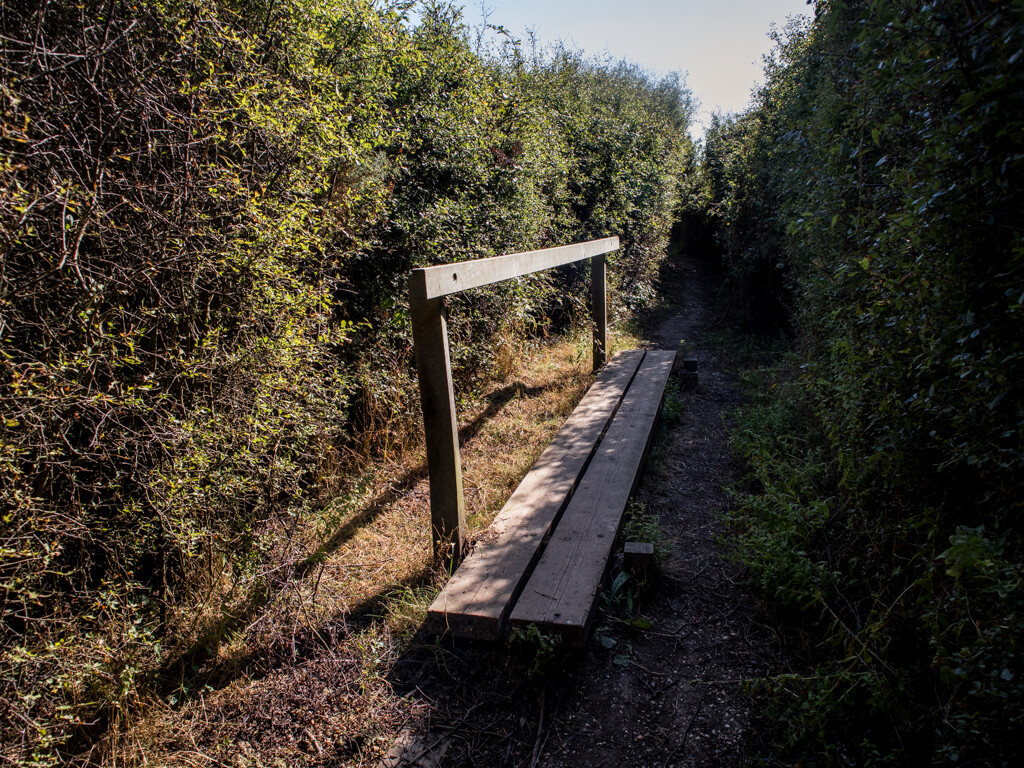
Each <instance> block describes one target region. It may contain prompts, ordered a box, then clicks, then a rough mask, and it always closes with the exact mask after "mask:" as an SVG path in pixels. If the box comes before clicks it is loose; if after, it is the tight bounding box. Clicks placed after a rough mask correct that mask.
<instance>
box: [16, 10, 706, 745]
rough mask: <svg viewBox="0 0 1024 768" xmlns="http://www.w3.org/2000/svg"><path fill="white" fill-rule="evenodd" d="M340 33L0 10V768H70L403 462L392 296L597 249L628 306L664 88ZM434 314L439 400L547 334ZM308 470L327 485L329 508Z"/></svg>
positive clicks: (371, 13) (445, 32)
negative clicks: (369, 478) (605, 245)
mask: <svg viewBox="0 0 1024 768" xmlns="http://www.w3.org/2000/svg"><path fill="white" fill-rule="evenodd" d="M408 11H409V4H407V3H395V4H393V5H390V4H386V3H385V4H379V3H372V2H369V0H339V1H338V2H326V1H325V0H287V1H285V2H281V1H280V0H251V1H250V0H199V2H178V0H169V1H168V2H162V3H146V4H134V5H128V4H123V3H118V2H100V1H99V0H86V1H85V2H83V3H80V4H71V3H53V2H50V3H46V2H26V3H5V4H3V6H2V8H0V34H2V35H3V42H2V68H3V83H2V85H0V120H2V123H0V124H2V135H0V183H2V190H3V191H2V194H0V221H2V230H0V403H2V404H0V409H2V412H0V505H2V515H3V518H2V519H3V523H2V528H0V588H2V590H3V595H2V602H0V612H2V626H0V722H2V723H3V724H2V725H0V742H2V744H3V747H2V755H3V758H4V759H5V760H6V761H9V762H12V763H15V764H20V763H26V762H28V763H33V764H56V763H58V762H62V761H66V760H68V759H69V755H71V754H73V753H74V752H75V750H77V749H79V748H85V747H86V746H87V745H88V744H89V743H90V742H92V741H94V740H95V738H96V737H97V736H98V735H99V734H101V733H102V732H103V731H104V729H105V728H106V727H107V726H108V725H109V724H110V723H112V722H113V721H114V720H115V719H118V718H120V719H123V718H126V717H130V715H131V712H132V711H133V708H134V707H135V705H136V703H137V702H138V700H139V697H140V696H142V695H144V694H145V693H146V692H147V691H150V692H152V691H154V690H157V688H158V679H159V676H160V674H161V673H162V672H167V671H170V670H172V669H176V668H177V666H176V665H178V664H179V662H180V661H181V660H182V659H190V660H192V661H197V660H198V659H201V658H203V657H208V656H210V655H212V654H214V653H215V652H216V648H217V645H218V643H219V642H220V640H221V639H222V638H223V637H224V634H225V633H226V632H228V631H229V630H230V628H231V626H232V625H233V623H236V622H237V621H238V618H237V617H238V616H243V615H246V611H250V610H251V609H252V608H253V607H254V606H255V607H258V605H259V603H260V601H261V600H262V599H264V598H265V596H266V595H268V594H270V593H271V592H272V591H273V590H274V589H276V588H277V587H278V586H279V585H280V584H281V583H282V581H283V580H286V579H289V578H292V577H293V574H295V573H296V566H297V564H298V563H299V562H301V560H302V558H304V557H306V556H307V555H308V554H309V552H310V551H312V549H313V548H315V547H316V546H317V545H318V544H319V542H317V541H311V540H310V539H311V536H310V534H309V530H310V529H311V528H312V527H313V526H310V525H309V523H310V520H311V519H313V518H315V515H316V513H317V511H318V510H319V509H320V508H321V507H322V506H323V504H324V503H325V501H326V500H327V497H328V495H329V494H330V493H331V492H334V491H336V490H337V489H338V487H339V486H342V485H344V483H345V477H344V468H345V466H346V457H350V456H353V455H355V454H359V455H361V456H363V457H365V456H366V455H367V453H368V452H372V451H374V450H377V449H379V448H387V447H389V445H390V444H391V443H392V442H394V441H396V440H399V441H400V440H403V439H404V438H403V435H408V434H415V427H416V418H417V414H416V410H417V409H416V406H415V403H416V399H415V385H414V381H413V379H412V374H411V370H412V365H411V352H410V342H409V329H408V319H407V315H406V309H405V280H406V276H407V274H408V271H409V269H410V268H411V267H413V266H417V265H422V264H426V263H431V262H435V261H451V260H459V259H468V258H477V257H481V256H488V255H494V254H496V253H500V252H510V251H515V250H521V249H528V248H537V247H544V246H547V245H555V244H562V243H565V242H570V241H574V240H580V239H584V238H587V237H595V236H603V235H606V234H612V233H617V234H620V235H621V236H622V239H623V249H622V251H621V252H620V253H619V254H618V256H617V260H618V261H617V263H616V267H617V274H618V275H620V277H619V282H620V284H621V286H622V292H621V293H620V295H621V296H624V297H625V300H626V301H627V302H629V303H636V302H637V301H638V300H640V299H642V298H643V296H644V295H645V293H646V292H647V291H648V290H649V281H650V277H651V275H652V274H653V270H654V268H655V267H656V265H657V263H658V261H659V259H660V257H661V253H662V250H663V249H662V246H663V245H664V239H665V236H666V234H667V231H668V227H669V224H670V222H671V215H672V211H673V209H674V207H675V206H676V204H677V197H678V189H679V174H678V173H677V171H679V170H681V169H683V168H684V167H685V166H686V164H687V163H688V162H689V161H690V160H691V159H692V152H691V146H690V143H689V139H688V138H686V136H685V128H686V125H687V122H688V120H689V115H690V103H689V97H688V94H687V92H686V91H685V89H684V88H683V87H682V86H681V84H680V83H678V82H676V81H674V80H667V81H665V82H662V83H653V82H651V81H650V80H649V79H648V78H647V77H646V76H645V75H644V74H643V73H642V72H639V71H637V70H635V69H632V68H630V67H628V66H626V65H612V64H598V63H591V62H588V61H585V60H583V59H582V58H581V57H579V56H577V55H574V54H570V53H566V52H564V51H560V52H558V53H557V55H552V56H546V57H537V58H535V59H534V60H532V61H526V60H525V59H524V57H523V56H522V55H521V54H520V53H519V49H518V47H517V45H516V44H514V43H509V44H508V45H506V46H505V47H504V48H502V49H499V50H497V51H496V52H495V53H494V54H493V55H482V54H480V53H477V52H475V51H474V50H473V49H472V48H471V47H470V45H469V44H468V42H467V40H466V37H467V35H466V31H465V29H464V28H463V27H462V26H461V24H460V22H459V13H458V11H457V10H453V9H452V8H450V7H447V6H444V5H427V6H425V7H422V8H420V9H419V13H418V16H417V19H418V21H417V22H416V23H415V24H414V23H412V22H410V20H409V18H408V15H407V14H408ZM558 300H559V299H558V297H556V296H555V295H554V294H553V292H552V290H551V281H550V279H549V278H543V277H542V278H536V279H530V280H522V281H515V282H514V283H511V284H508V285H504V286H499V287H495V288H494V289H492V290H487V291H479V292H476V293H474V294H472V295H467V296H463V297H460V298H459V299H458V300H457V301H454V302H453V307H452V329H453V331H452V333H453V341H454V344H453V350H454V351H453V354H454V357H455V360H456V367H457V369H458V375H459V377H460V379H462V380H466V379H468V378H472V377H475V376H479V375H481V374H483V373H485V372H486V370H487V368H488V366H489V365H490V364H491V361H492V358H493V355H494V350H495V348H496V346H498V345H497V343H496V342H497V341H499V340H501V339H507V338H522V337H523V335H524V334H527V333H529V332H531V331H532V330H535V329H536V327H537V326H538V325H539V324H543V323H544V322H546V320H545V318H546V317H548V316H549V315H551V314H552V312H553V311H554V310H555V309H556V308H557V301H558ZM339 467H341V470H340V474H341V476H340V478H339V477H338V475H339V469H338V468H339Z"/></svg>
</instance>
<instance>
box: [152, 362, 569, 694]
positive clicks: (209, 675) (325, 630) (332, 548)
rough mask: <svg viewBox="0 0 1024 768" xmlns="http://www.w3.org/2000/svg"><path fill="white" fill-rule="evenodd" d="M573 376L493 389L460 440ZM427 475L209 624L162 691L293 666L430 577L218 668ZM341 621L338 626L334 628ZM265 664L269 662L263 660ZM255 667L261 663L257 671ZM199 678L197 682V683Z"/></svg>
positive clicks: (397, 484) (165, 672) (387, 496)
mask: <svg viewBox="0 0 1024 768" xmlns="http://www.w3.org/2000/svg"><path fill="white" fill-rule="evenodd" d="M570 376H571V374H565V375H563V376H560V377H558V378H557V379H556V380H555V381H553V382H551V383H550V384H546V385H544V386H538V387H528V386H526V385H524V384H523V383H522V382H518V381H517V382H514V383H512V384H509V385H507V386H504V387H502V388H500V389H498V390H495V391H494V392H492V393H491V394H489V395H488V396H487V397H486V400H487V406H486V407H485V408H484V409H483V411H482V412H481V413H479V414H478V415H477V416H476V417H475V418H473V420H472V421H470V422H469V423H468V424H466V425H464V426H463V427H462V428H461V429H460V430H459V442H460V443H462V444H465V443H466V442H467V441H469V440H471V439H472V438H474V437H475V436H476V435H477V434H478V433H479V432H480V430H481V428H482V427H483V426H484V425H485V424H486V423H487V422H488V421H489V420H490V419H493V418H494V417H495V416H496V415H497V414H498V413H500V412H501V410H502V409H503V408H504V407H505V406H506V405H508V403H510V402H511V401H512V400H513V399H515V398H517V397H527V398H534V397H539V396H540V395H543V394H544V393H545V392H547V391H549V390H551V389H554V388H556V387H558V386H561V385H563V384H564V382H565V380H566V379H568V378H569V377H570ZM426 476H427V467H426V465H425V464H421V465H419V466H417V467H414V468H412V469H410V470H409V471H408V472H406V473H404V474H403V475H402V476H401V477H399V478H398V479H397V480H395V481H394V482H392V483H391V484H390V486H389V487H388V489H387V490H385V491H384V492H382V493H380V494H378V495H377V496H375V497H374V498H373V499H371V500H370V501H369V502H367V503H366V504H365V505H364V506H363V507H362V509H360V510H359V511H358V512H357V513H356V514H355V515H354V516H353V517H351V518H350V519H348V520H347V521H346V522H345V523H344V524H342V525H341V526H339V527H338V528H337V529H336V530H335V531H334V532H333V533H332V534H331V535H330V537H329V538H328V539H327V540H326V541H325V542H324V543H323V544H322V545H321V546H320V547H319V548H318V549H317V550H316V551H315V552H314V553H313V554H311V555H310V556H308V557H307V558H305V559H304V560H302V561H301V562H299V563H298V564H297V565H296V566H295V567H294V569H292V571H291V573H290V574H288V575H287V576H285V577H283V578H281V579H280V581H278V582H277V584H275V585H274V587H273V588H271V589H268V590H267V591H265V592H262V593H259V594H256V595H253V597H252V598H251V600H250V601H249V602H248V604H246V605H245V606H244V607H243V608H242V609H241V610H238V611H236V612H234V613H232V614H231V615H230V616H226V617H224V618H223V619H222V621H220V622H218V623H217V624H216V625H215V626H211V627H209V628H208V630H207V631H206V632H205V633H204V635H203V636H202V637H201V638H200V639H199V640H198V641H197V642H196V643H194V644H193V645H192V647H191V648H189V649H188V650H187V651H186V652H185V653H183V654H181V655H180V656H178V657H177V658H175V659H174V660H172V661H170V662H168V663H167V664H165V665H164V666H163V667H162V668H161V669H160V670H159V672H158V674H157V678H158V680H159V683H158V689H159V690H161V691H163V692H164V693H169V692H173V691H181V690H183V689H185V688H187V687H191V688H192V689H198V688H201V687H203V686H209V687H212V688H219V687H223V686H225V685H227V684H229V683H231V682H232V681H234V680H236V679H238V678H240V677H243V676H248V677H250V678H255V677H259V676H262V675H265V674H267V673H268V672H270V671H271V670H273V669H275V668H277V667H279V666H281V665H282V664H285V663H287V664H291V663H294V661H295V660H296V659H298V658H301V657H303V656H305V655H308V654H309V653H311V652H312V650H311V649H314V648H317V647H322V646H323V645H324V643H325V642H327V643H330V642H333V640H334V638H336V636H337V629H338V626H340V625H342V624H344V625H347V626H346V631H348V630H350V629H351V628H353V627H358V626H360V625H361V624H365V623H368V622H369V621H371V620H372V619H373V618H375V617H376V616H377V615H378V612H379V611H381V610H383V609H384V607H385V605H386V603H387V601H388V599H389V597H390V596H391V595H392V594H394V592H395V590H396V589H401V588H403V587H405V588H415V587H422V586H424V585H426V584H428V583H429V582H430V580H431V578H432V575H433V572H432V568H430V567H426V568H424V569H423V570H422V571H420V572H419V573H417V574H415V575H414V576H411V577H410V578H408V579H405V580H403V581H402V582H399V583H393V584H389V585H388V586H387V587H385V588H384V589H382V590H380V591H379V592H378V593H377V594H375V595H374V596H372V597H370V598H368V599H367V600H365V601H363V602H362V603H360V604H358V605H357V606H356V607H355V608H353V609H352V610H351V611H349V612H347V613H346V614H345V615H344V616H342V617H338V619H332V620H329V621H328V622H327V623H326V624H325V625H323V626H320V627H316V628H303V629H301V630H300V631H298V632H296V633H293V634H291V635H289V636H288V637H282V638H280V639H278V640H277V641H275V642H274V643H273V644H272V645H270V646H267V645H262V646H260V647H258V648H255V649H253V650H252V651H251V652H249V653H247V654H245V655H243V656H241V657H236V658H235V659H233V660H232V662H231V664H230V665H229V666H224V667H222V666H219V665H218V664H217V663H216V662H215V661H214V660H215V658H216V656H217V653H218V651H219V648H220V644H221V643H222V642H223V641H224V640H225V639H226V638H228V637H231V636H232V635H234V634H236V633H237V632H239V631H242V630H243V629H244V628H246V627H248V626H249V625H250V624H252V623H253V621H255V620H256V618H257V617H258V616H259V613H260V612H261V611H262V610H263V609H264V608H265V607H266V606H267V605H268V604H270V602H271V601H272V600H273V598H274V597H275V596H276V595H278V594H280V593H281V592H283V591H284V590H285V589H287V588H288V587H289V586H290V585H292V584H294V583H295V582H297V581H300V580H302V579H304V578H309V577H311V576H312V575H313V574H314V573H315V572H316V570H317V567H318V566H319V565H321V564H322V563H323V562H324V561H325V560H326V559H327V558H328V557H329V556H330V555H331V554H333V553H334V552H336V551H337V550H338V549H340V548H341V547H342V546H343V545H344V544H345V543H346V542H348V541H349V540H350V539H352V537H353V536H355V535H356V534H357V533H358V532H359V530H360V529H362V528H363V527H364V526H367V525H370V524H371V523H373V522H374V521H375V520H376V519H377V518H378V517H379V516H380V515H381V514H382V513H383V512H384V511H385V510H386V509H387V508H388V507H389V506H390V505H391V504H393V503H395V502H396V501H398V500H399V499H400V498H401V497H402V496H403V495H404V494H406V493H408V492H409V491H410V490H411V489H412V488H413V487H414V486H415V485H416V484H417V483H419V482H420V481H422V480H423V479H425V478H426ZM335 625H337V626H335ZM263 662H266V663H263ZM257 667H259V668H258V669H257ZM193 678H201V680H199V681H198V682H200V684H199V685H187V684H186V681H188V682H189V683H195V682H197V680H195V679H193Z"/></svg>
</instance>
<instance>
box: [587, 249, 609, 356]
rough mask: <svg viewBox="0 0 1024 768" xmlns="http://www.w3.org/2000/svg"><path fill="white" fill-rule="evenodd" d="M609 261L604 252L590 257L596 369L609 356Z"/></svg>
mask: <svg viewBox="0 0 1024 768" xmlns="http://www.w3.org/2000/svg"><path fill="white" fill-rule="evenodd" d="M607 272H608V269H607V261H606V260H605V256H604V254H603V253H602V254H600V255H599V256H594V257H592V258H591V259H590V280H591V284H590V292H591V302H590V305H591V313H592V317H593V323H594V370H595V371H596V370H598V369H599V368H601V367H602V366H604V364H605V360H606V359H607V357H608V308H607V291H608V275H607Z"/></svg>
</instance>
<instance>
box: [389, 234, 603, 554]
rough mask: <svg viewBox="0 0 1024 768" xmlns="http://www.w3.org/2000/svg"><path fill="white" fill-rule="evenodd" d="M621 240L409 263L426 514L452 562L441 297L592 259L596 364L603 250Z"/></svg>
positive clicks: (448, 398)
mask: <svg viewBox="0 0 1024 768" xmlns="http://www.w3.org/2000/svg"><path fill="white" fill-rule="evenodd" d="M618 247H619V238H617V237H605V238H602V239H600V240H590V241H589V242H585V243H575V244H573V245H562V246H558V247H557V248H545V249H544V250H541V251H527V252H525V253H512V254H508V255H506V256H495V257H493V258H490V259H477V260H475V261H460V262H457V263H455V264H442V265H440V266H436V267H424V268H422V269H414V270H413V271H412V274H411V275H410V276H409V307H410V310H411V314H412V340H413V347H414V349H415V352H416V370H417V373H418V374H419V380H420V402H421V403H422V405H423V431H424V433H425V436H426V443H427V471H428V473H429V475H430V520H431V528H432V531H433V539H434V554H435V555H436V556H438V557H442V558H444V559H448V560H449V561H450V562H451V563H452V564H454V562H455V561H457V560H459V559H460V558H461V557H462V551H463V548H464V546H465V539H466V502H465V498H464V496H463V492H462V463H461V460H460V457H459V432H458V423H457V421H456V418H455V387H454V386H453V384H452V364H451V354H450V353H449V350H448V328H447V324H446V322H445V311H444V297H445V296H447V295H449V294H452V293H457V292H459V291H465V290H467V289H469V288H479V287H480V286H483V285H490V284H491V283H496V282H499V281H501V280H508V279H510V278H513V277H521V276H523V275H529V274H531V273H533V272H539V271H541V270H542V269H550V268H552V267H560V266H562V265H563V264H570V263H572V262H574V261H581V260H582V259H590V260H591V270H590V273H591V279H592V293H593V295H592V301H591V309H592V312H593V325H594V370H597V369H598V368H600V367H601V366H603V365H604V363H605V359H606V357H607V350H608V318H607V312H606V307H605V299H606V294H607V284H606V282H607V281H606V266H605V257H604V254H606V253H608V252H609V251H614V250H615V249H617V248H618Z"/></svg>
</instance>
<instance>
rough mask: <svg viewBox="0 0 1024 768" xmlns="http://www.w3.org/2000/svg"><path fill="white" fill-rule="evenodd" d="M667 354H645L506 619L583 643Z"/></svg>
mask: <svg viewBox="0 0 1024 768" xmlns="http://www.w3.org/2000/svg"><path fill="white" fill-rule="evenodd" d="M674 359H675V353H674V352H667V351H661V350H654V351H650V352H648V353H647V354H646V356H645V357H644V360H643V363H642V365H641V367H640V370H639V371H638V372H637V375H636V379H635V381H634V383H633V386H631V387H630V388H629V391H628V392H627V393H626V395H625V397H624V398H623V401H622V404H621V406H620V407H619V410H618V412H617V413H616V415H615V418H614V420H613V421H612V424H611V426H610V427H609V428H608V433H607V434H606V435H605V437H604V439H603V440H602V441H601V444H600V446H599V447H598V449H597V453H596V455H595V456H594V459H593V461H591V463H590V467H589V468H588V469H587V473H586V475H585V477H584V478H583V481H582V482H581V483H580V486H579V488H578V489H577V490H576V493H574V494H573V497H572V500H571V501H570V502H569V505H568V507H567V508H566V510H565V513H564V514H563V515H562V519H561V520H560V521H559V524H558V528H557V529H556V531H555V533H554V535H553V536H552V538H551V541H550V543H549V544H548V545H547V547H546V548H545V550H544V554H543V555H542V557H541V559H540V562H539V563H538V564H537V567H536V569H535V570H534V572H533V574H532V575H531V576H530V579H529V581H528V582H527V584H526V587H525V589H524V590H523V593H522V595H521V596H520V598H519V600H518V602H517V603H516V605H515V608H514V609H513V611H512V614H511V617H510V624H511V626H514V627H515V626H526V625H529V624H536V625H537V626H538V627H539V628H540V629H541V630H557V631H558V632H559V633H560V634H561V635H562V636H563V637H564V638H565V639H566V640H567V641H568V642H569V643H571V644H576V645H580V644H582V643H583V641H584V640H585V639H586V634H587V629H588V627H589V622H590V618H591V616H592V613H593V608H594V604H595V602H596V600H597V593H598V590H599V589H600V587H601V581H602V579H603V578H604V574H605V569H606V567H607V565H608V560H609V557H610V555H611V551H612V545H613V544H614V542H615V536H616V534H617V533H618V530H619V524H620V523H621V521H622V515H623V512H624V511H625V508H626V504H627V502H628V501H629V497H630V496H631V495H632V493H633V491H634V490H635V489H636V483H637V481H638V479H639V477H640V467H641V465H642V463H643V459H644V457H645V455H646V453H647V449H648V447H649V446H650V441H651V436H652V435H653V433H654V421H655V418H656V417H657V415H658V411H659V409H660V408H661V401H662V396H663V394H664V392H665V385H666V383H667V382H668V377H669V374H670V373H671V372H672V363H673V360H674Z"/></svg>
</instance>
